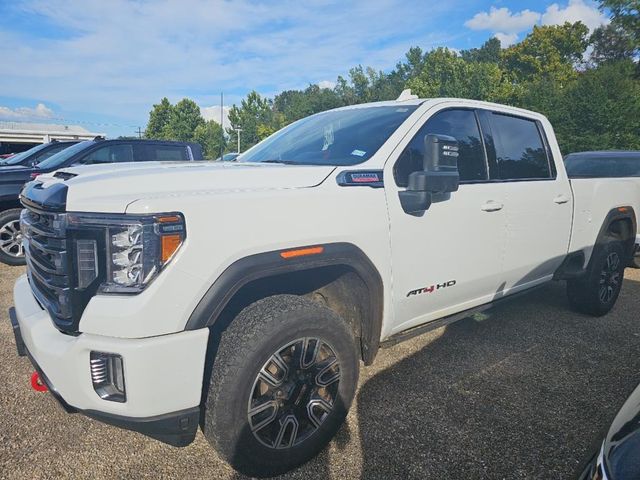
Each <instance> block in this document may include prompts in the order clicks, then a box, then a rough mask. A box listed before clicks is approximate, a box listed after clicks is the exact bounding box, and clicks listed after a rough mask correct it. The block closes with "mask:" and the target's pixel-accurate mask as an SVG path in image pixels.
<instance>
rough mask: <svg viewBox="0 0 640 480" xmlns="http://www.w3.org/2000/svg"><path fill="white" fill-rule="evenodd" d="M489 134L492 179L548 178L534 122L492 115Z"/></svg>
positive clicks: (542, 148)
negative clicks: (493, 163) (492, 148)
mask: <svg viewBox="0 0 640 480" xmlns="http://www.w3.org/2000/svg"><path fill="white" fill-rule="evenodd" d="M491 131H492V133H493V140H494V145H495V153H496V163H497V177H496V178H498V179H501V180H521V179H541V178H551V169H550V168H549V159H548V158H547V152H546V149H545V147H544V143H543V142H542V137H541V136H540V131H539V130H538V125H537V123H536V122H535V121H534V120H529V119H526V118H520V117H512V116H510V115H503V114H500V113H495V112H494V113H492V115H491ZM492 176H493V175H492Z"/></svg>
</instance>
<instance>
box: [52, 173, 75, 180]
mask: <svg viewBox="0 0 640 480" xmlns="http://www.w3.org/2000/svg"><path fill="white" fill-rule="evenodd" d="M53 176H54V177H55V178H59V179H60V180H62V181H67V180H69V179H70V178H73V177H77V176H78V174H77V173H71V172H56V173H54V174H53Z"/></svg>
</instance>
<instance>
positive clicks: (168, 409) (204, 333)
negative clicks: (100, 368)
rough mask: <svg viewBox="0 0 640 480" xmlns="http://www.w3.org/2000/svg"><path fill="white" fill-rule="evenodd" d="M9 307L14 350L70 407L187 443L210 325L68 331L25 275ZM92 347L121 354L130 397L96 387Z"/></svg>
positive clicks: (192, 429)
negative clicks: (106, 394) (153, 332)
mask: <svg viewBox="0 0 640 480" xmlns="http://www.w3.org/2000/svg"><path fill="white" fill-rule="evenodd" d="M14 304H15V310H13V309H12V310H13V311H12V312H11V313H10V317H11V319H12V320H11V323H12V326H13V330H14V334H15V337H16V346H17V348H18V353H19V354H20V353H22V354H26V355H27V356H29V358H30V360H31V362H32V363H33V365H34V367H35V368H36V370H38V372H39V373H40V376H41V378H42V379H43V381H44V382H45V383H46V384H47V386H48V387H49V390H50V391H51V392H52V394H53V395H54V396H55V397H56V398H57V400H58V401H60V403H61V404H62V405H63V407H65V409H66V410H67V411H79V412H81V413H84V414H86V415H88V416H90V417H93V418H96V419H98V420H100V421H103V422H105V423H109V424H112V425H116V426H119V427H123V428H126V429H129V430H134V431H137V432H140V433H143V434H145V435H148V436H151V437H153V438H157V439H158V440H161V441H163V442H165V443H169V444H171V445H176V446H184V445H187V444H188V443H190V442H191V441H192V440H193V438H194V436H195V433H196V430H197V427H198V421H199V417H200V407H199V405H200V400H201V394H202V381H203V373H204V364H205V355H206V349H207V341H208V337H209V331H208V329H206V328H205V329H201V330H194V331H186V332H180V333H176V334H171V335H163V336H160V337H150V338H141V339H125V338H113V337H105V336H100V335H91V334H80V335H78V336H71V335H66V334H64V333H61V332H60V331H58V330H57V329H56V328H55V327H54V325H53V323H52V321H51V318H50V317H49V314H48V313H47V312H46V311H45V310H43V309H42V308H41V307H40V305H39V304H38V302H37V301H36V299H35V297H34V296H33V294H32V293H31V288H30V287H29V283H28V281H27V278H26V276H22V277H20V278H19V279H18V281H17V282H16V285H15V287H14ZM91 351H100V352H110V353H117V354H119V355H121V356H122V358H123V361H124V375H125V385H126V388H127V397H126V398H127V400H126V402H124V403H118V402H112V401H108V400H103V399H102V398H100V397H99V396H98V394H97V393H96V392H95V390H94V388H93V383H92V380H91V372H90V366H89V365H90V364H89V355H90V352H91Z"/></svg>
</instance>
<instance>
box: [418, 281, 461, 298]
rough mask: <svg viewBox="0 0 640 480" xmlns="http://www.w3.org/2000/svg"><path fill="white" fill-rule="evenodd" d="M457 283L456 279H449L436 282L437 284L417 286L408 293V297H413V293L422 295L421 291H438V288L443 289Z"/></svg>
mask: <svg viewBox="0 0 640 480" xmlns="http://www.w3.org/2000/svg"><path fill="white" fill-rule="evenodd" d="M455 284H456V281H455V280H449V281H448V282H443V283H436V284H435V285H431V286H429V287H422V288H417V289H415V290H411V291H410V292H409V293H407V297H411V296H413V295H420V294H421V293H433V292H437V291H438V290H442V289H443V288H447V287H453V286H454V285H455Z"/></svg>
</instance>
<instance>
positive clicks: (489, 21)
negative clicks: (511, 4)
mask: <svg viewBox="0 0 640 480" xmlns="http://www.w3.org/2000/svg"><path fill="white" fill-rule="evenodd" d="M539 20H540V14H539V13H538V12H532V11H531V10H522V11H521V12H517V13H511V10H509V9H508V8H506V7H503V8H495V7H491V9H490V10H489V13H487V12H480V13H476V14H475V15H474V16H473V18H471V19H469V20H467V21H466V22H465V23H464V24H465V26H466V27H469V28H470V29H471V30H491V31H493V32H505V33H509V34H514V33H519V32H522V31H524V30H528V29H530V28H531V27H533V26H534V25H535V24H536V23H537V22H538V21H539Z"/></svg>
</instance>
